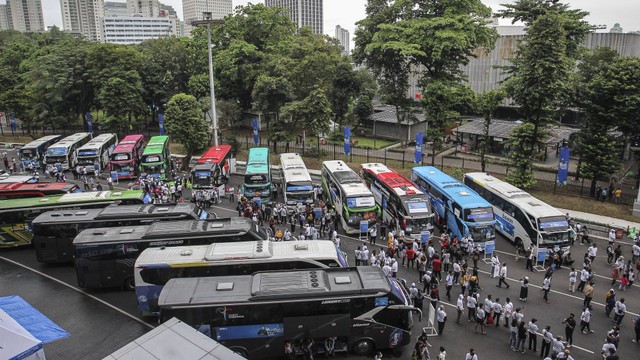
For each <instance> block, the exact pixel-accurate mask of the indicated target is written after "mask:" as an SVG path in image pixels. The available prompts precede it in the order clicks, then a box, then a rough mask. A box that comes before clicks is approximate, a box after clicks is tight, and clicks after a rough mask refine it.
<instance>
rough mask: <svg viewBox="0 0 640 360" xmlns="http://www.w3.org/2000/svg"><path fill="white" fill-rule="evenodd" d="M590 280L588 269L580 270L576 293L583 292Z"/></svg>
mask: <svg viewBox="0 0 640 360" xmlns="http://www.w3.org/2000/svg"><path fill="white" fill-rule="evenodd" d="M590 278H591V271H590V270H589V269H587V268H586V267H585V268H582V271H580V284H578V291H584V287H585V285H586V284H587V282H588V281H589V279H590Z"/></svg>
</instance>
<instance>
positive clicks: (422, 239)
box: [420, 231, 431, 244]
mask: <svg viewBox="0 0 640 360" xmlns="http://www.w3.org/2000/svg"><path fill="white" fill-rule="evenodd" d="M430 237H431V232H430V231H423V232H422V233H420V242H421V243H423V244H426V243H427V242H428V241H429V238H430Z"/></svg>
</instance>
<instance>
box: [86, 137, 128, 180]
mask: <svg viewBox="0 0 640 360" xmlns="http://www.w3.org/2000/svg"><path fill="white" fill-rule="evenodd" d="M117 144H118V136H117V135H116V134H102V135H98V136H96V137H95V138H93V140H91V141H89V142H88V143H86V144H85V145H83V146H82V147H80V148H79V149H78V165H80V166H84V167H86V169H87V172H88V173H94V172H95V171H96V165H98V167H99V169H100V170H99V171H102V170H106V169H107V168H108V166H109V157H110V156H111V153H112V152H113V149H115V148H116V145H117Z"/></svg>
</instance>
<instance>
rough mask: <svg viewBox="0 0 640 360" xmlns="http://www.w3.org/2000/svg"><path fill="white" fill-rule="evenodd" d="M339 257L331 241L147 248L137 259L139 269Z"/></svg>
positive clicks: (253, 242) (259, 242)
mask: <svg viewBox="0 0 640 360" xmlns="http://www.w3.org/2000/svg"><path fill="white" fill-rule="evenodd" d="M330 254H336V247H335V245H334V244H333V242H332V241H328V240H309V241H278V242H273V241H241V242H226V243H214V244H211V245H194V246H172V247H165V248H147V249H146V250H144V251H143V252H142V253H141V254H140V256H139V257H138V259H137V260H136V267H146V266H147V265H158V264H162V265H168V266H172V267H173V266H175V267H180V266H181V265H182V266H185V265H189V266H197V265H205V264H207V263H211V262H225V261H229V260H237V261H240V260H248V261H251V260H254V259H273V260H286V259H296V258H312V259H313V258H320V257H326V256H330Z"/></svg>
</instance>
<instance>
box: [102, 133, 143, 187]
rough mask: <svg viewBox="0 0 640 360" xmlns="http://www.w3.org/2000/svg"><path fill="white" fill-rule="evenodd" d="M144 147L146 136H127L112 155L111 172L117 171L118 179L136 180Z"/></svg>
mask: <svg viewBox="0 0 640 360" xmlns="http://www.w3.org/2000/svg"><path fill="white" fill-rule="evenodd" d="M143 147H144V136H142V135H127V136H125V138H124V139H122V141H120V143H119V144H118V146H116V148H115V149H114V150H113V152H112V153H111V160H110V161H109V170H111V171H112V172H113V171H115V172H116V173H117V174H118V179H134V178H136V177H137V176H138V167H139V166H140V157H141V156H142V149H143Z"/></svg>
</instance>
